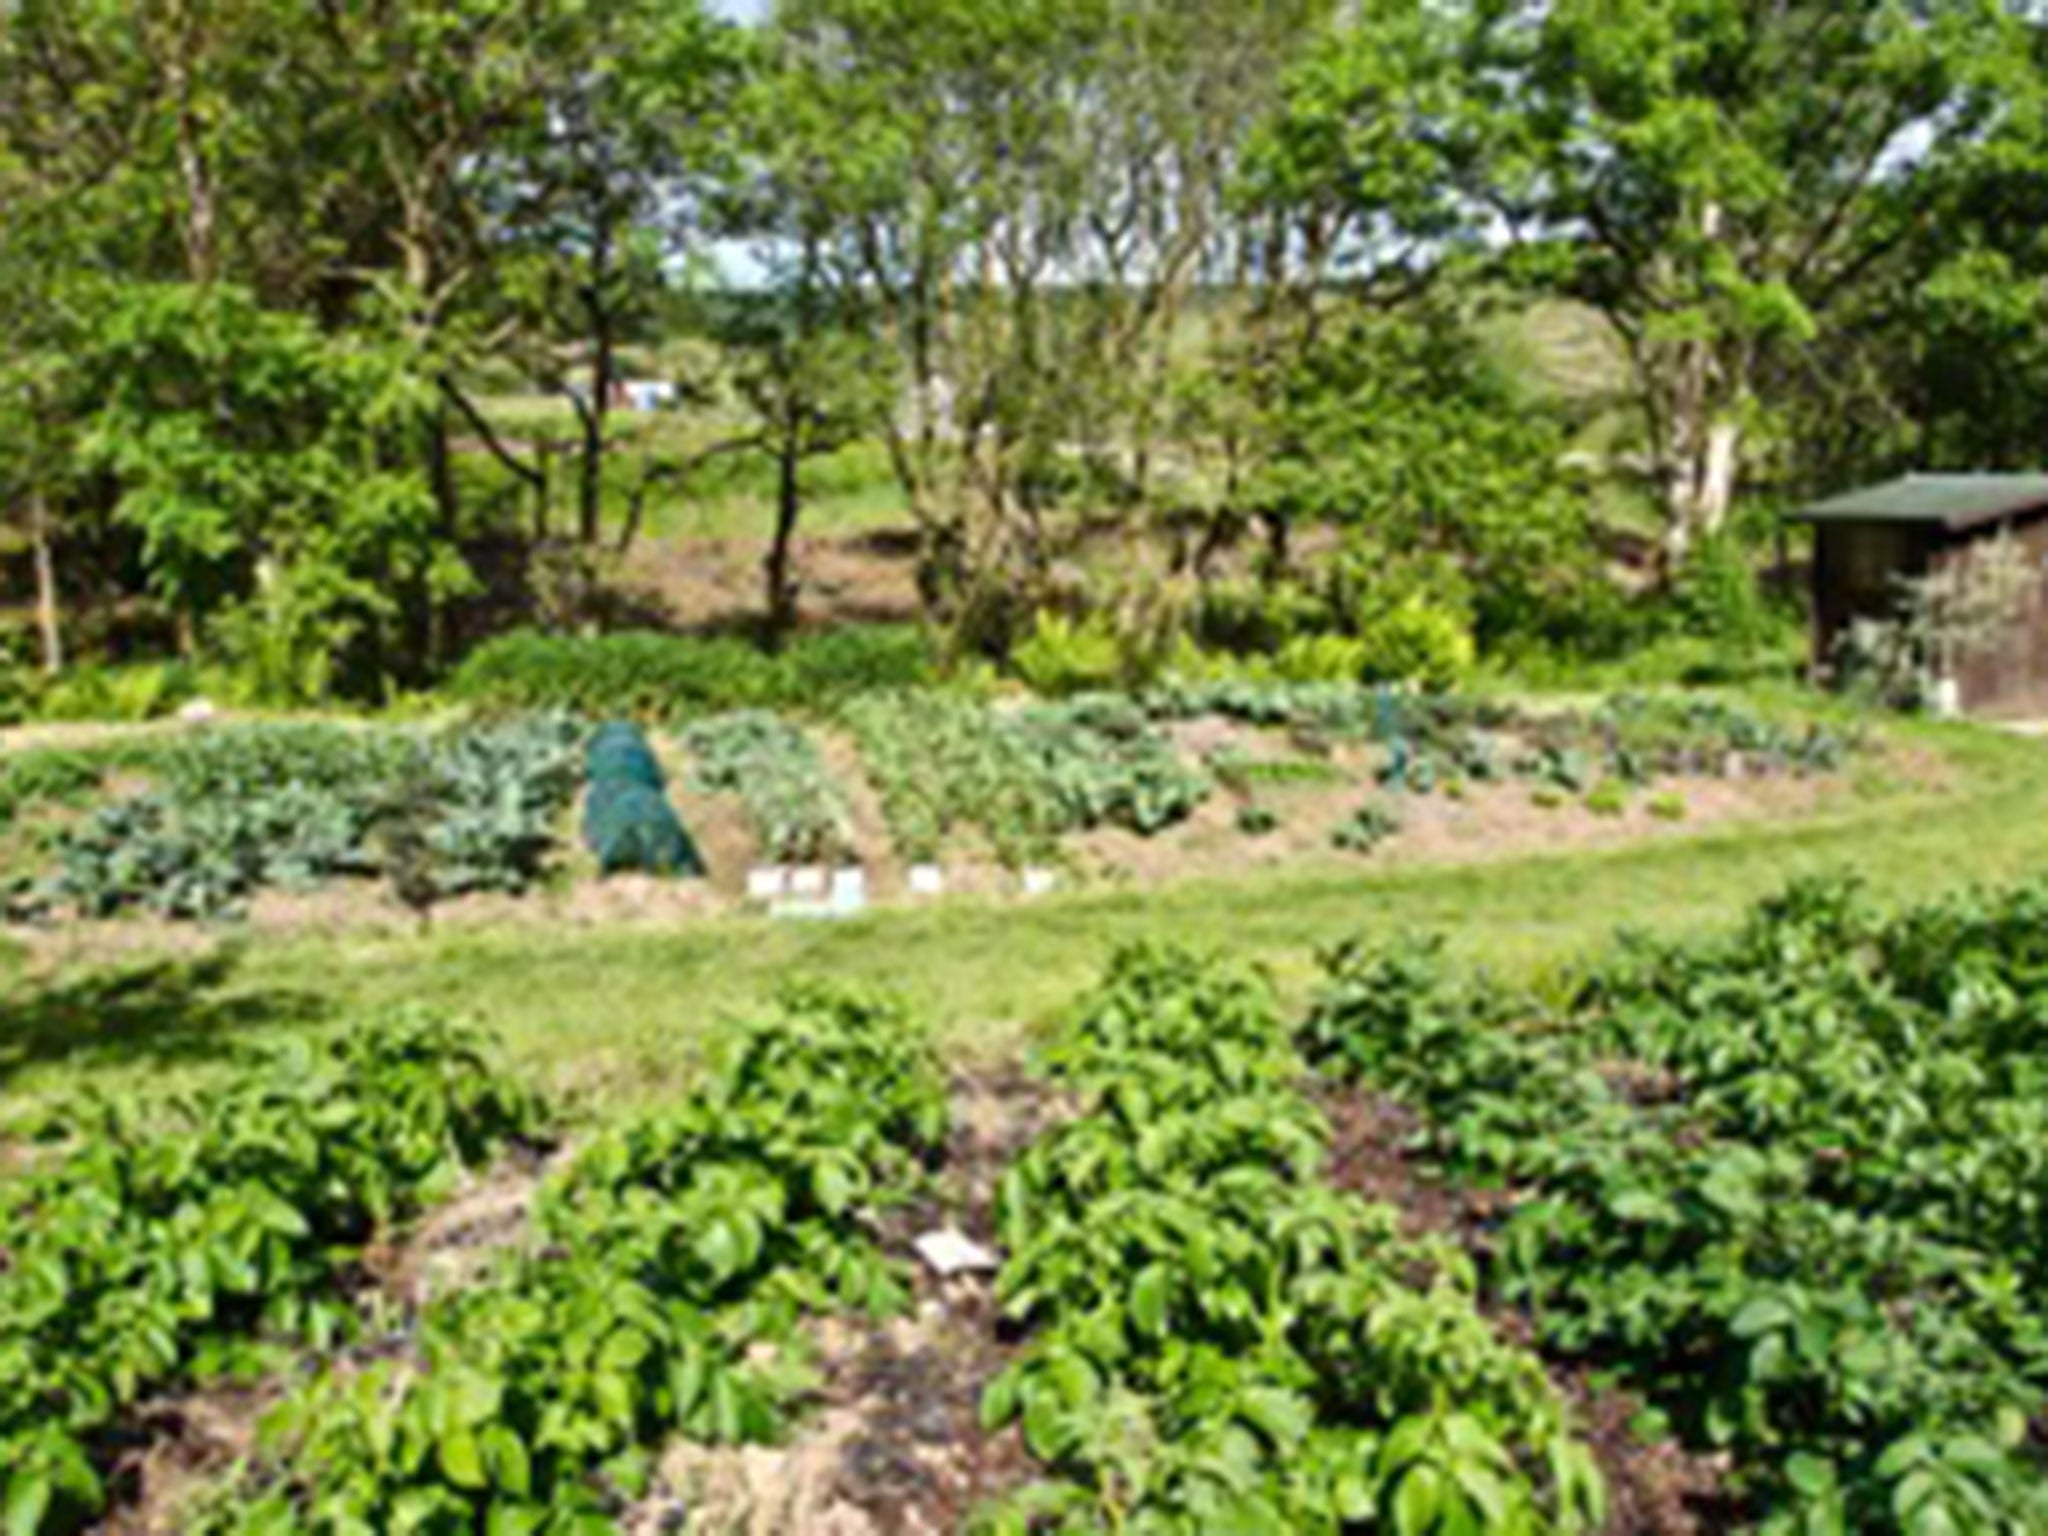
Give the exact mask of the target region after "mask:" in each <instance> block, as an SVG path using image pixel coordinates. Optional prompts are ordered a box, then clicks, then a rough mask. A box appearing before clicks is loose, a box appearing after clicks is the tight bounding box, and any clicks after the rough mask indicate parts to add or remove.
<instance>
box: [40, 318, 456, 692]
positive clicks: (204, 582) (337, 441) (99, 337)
mask: <svg viewBox="0 0 2048 1536" xmlns="http://www.w3.org/2000/svg"><path fill="white" fill-rule="evenodd" d="M82 329H83V331H84V337H85V339H83V340H81V342H80V344H79V352H78V356H77V367H78V370H79V373H80V375H81V376H82V378H83V380H84V381H85V384H84V389H83V393H84V395H85V396H86V398H88V399H90V400H91V401H92V402H94V404H93V408H92V410H91V411H90V413H89V414H88V415H87V416H86V417H85V419H84V420H83V422H82V424H81V431H80V438H79V444H78V457H79V462H80V465H81V467H82V468H83V469H84V470H86V471H89V472H91V473H93V474H95V475H97V476H100V477H103V478H104V480H105V481H106V482H107V483H108V484H109V485H110V486H111V487H112V488H113V493H114V497H115V499H114V504H113V505H114V514H115V516H116V518H117V519H118V520H119V521H120V522H121V523H122V524H123V525H125V526H127V527H129V528H132V529H133V530H135V532H136V533H137V534H138V535H139V537H140V539H141V548H142V563H143V568H144V570H145V572H146V573H147V577H148V580H149V583H150V585H151V587H152V588H153V589H154V590H155V592H156V594H157V595H158V596H159V597H160V598H161V599H162V600H163V601H164V602H165V603H166V605H167V606H168V607H169V608H170V609H171V610H172V612H173V613H175V614H176V615H177V616H178V617H179V619H180V622H181V630H182V632H183V633H184V634H185V635H186V636H187V637H188V640H187V644H188V648H196V646H197V643H198V637H199V636H200V634H201V633H202V632H208V633H210V635H211V638H212V639H213V641H214V643H215V644H217V645H219V646H220V647H222V648H223V649H224V650H226V651H228V652H229V653H230V654H231V655H232V656H233V657H234V658H235V659H237V660H239V661H241V662H242V663H244V665H245V666H246V667H247V668H248V669H249V671H250V673H251V675H252V677H253V679H254V680H255V681H256V682H257V683H258V684H259V686H261V687H262V688H263V690H264V691H265V692H267V693H269V694H271V695H273V696H275V697H278V698H280V699H284V700H289V701H300V700H305V699H315V698H319V697H322V696H324V695H325V694H326V693H327V692H328V691H329V689H330V688H331V687H332V686H333V685H335V684H336V683H338V682H348V681H352V682H354V683H355V684H356V685H357V686H358V688H359V689H360V688H361V687H362V686H363V685H364V684H366V683H369V682H372V681H375V680H378V679H382V678H384V677H387V676H390V675H393V674H394V673H399V672H404V671H407V670H410V669H409V668H407V667H406V665H405V662H404V658H405V656H406V652H407V647H406V645H405V643H404V635H403V624H402V620H403V618H404V610H403V605H402V603H401V601H400V597H399V595H400V594H402V593H404V592H406V591H408V590H411V589H414V588H423V589H425V590H426V591H428V592H429V593H430V594H431V595H432V596H433V597H434V598H435V600H437V601H441V600H445V599H446V598H447V597H448V596H450V595H452V594H453V593H454V592H456V591H458V590H460V588H461V587H462V586H463V585H464V583H465V582H466V580H467V571H466V568H465V567H464V566H463V564H462V561H461V559H460V557H459V555H458V554H457V552H456V550H455V548H454V547H453V545H452V544H451V543H449V542H448V541H447V540H445V539H444V538H442V537H441V536H440V534H439V529H438V524H437V520H436V517H435V508H434V502H433V498H432V495H431V493H430V490H429V487H428V485H427V483H426V481H425V479H424V477H423V475H422V473H421V469H420V465H419V463H418V460H417V459H416V458H415V457H413V456H411V455H408V454H407V453H406V452H405V451H404V449H405V447H406V445H407V444H408V443H410V442H413V441H416V440H417V435H418V432H419V425H420V422H421V420H422V418H423V417H425V416H426V415H427V413H428V412H430V411H431V410H432V409H433V406H434V400H433V395H432V386H431V383H430V382H429V381H428V378H427V376H426V375H425V374H424V373H423V372H422V371H421V370H420V369H418V368H417V367H416V366H415V360H414V359H413V358H412V357H411V355H410V354H409V353H408V352H406V351H405V349H403V348H402V347H401V346H397V345H395V344H383V345H379V344H375V343H372V342H369V341H366V340H361V339H355V340H348V339H340V340H337V339H333V338H329V337H327V336H324V335H323V334H322V333H321V332H320V331H319V330H318V328H317V327H315V326H313V325H312V324H310V323H309V322H308V321H306V320H305V319H304V318H303V317H301V316H298V315H293V314H289V313H280V312H277V311H272V310H266V309H263V308H262V307H261V306H259V305H258V304H257V303H256V302H255V300H254V298H253V296H252V295H250V294H248V293H247V292H245V291H244V290H241V289H238V288H235V287H232V286H230V285H227V284H215V285H213V286H211V287H207V288H200V287H195V286H193V285H190V284H160V285H145V284H133V283H127V284H114V285H110V286H108V287H107V288H106V289H105V290H104V292H103V293H102V294H101V296H100V299H99V302H98V304H97V305H96V306H95V307H94V309H93V310H92V312H91V314H90V323H89V325H88V326H86V327H84V328H82Z"/></svg>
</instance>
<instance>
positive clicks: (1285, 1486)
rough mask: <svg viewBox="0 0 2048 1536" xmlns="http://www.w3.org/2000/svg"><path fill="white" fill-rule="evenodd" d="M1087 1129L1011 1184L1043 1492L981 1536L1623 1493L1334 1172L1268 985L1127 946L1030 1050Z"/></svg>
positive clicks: (1545, 1504)
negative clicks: (1044, 1042)
mask: <svg viewBox="0 0 2048 1536" xmlns="http://www.w3.org/2000/svg"><path fill="white" fill-rule="evenodd" d="M1037 1069H1038V1070H1039V1071H1040V1072H1041V1073H1043V1074H1044V1075H1045V1076H1046V1077H1047V1078H1048V1079H1049V1081H1050V1082H1051V1083H1052V1084H1053V1085H1054V1086H1055V1087H1056V1088H1058V1089H1059V1090H1060V1091H1061V1092H1062V1093H1063V1094H1064V1095H1066V1096H1067V1097H1069V1098H1070V1099H1071V1100H1072V1101H1073V1102H1074V1104H1075V1106H1076V1108H1077V1109H1078V1111H1079V1113H1078V1114H1077V1116H1076V1117H1075V1118H1073V1119H1071V1120H1069V1121H1067V1122H1065V1123H1063V1124H1061V1125H1059V1126H1058V1127H1056V1128H1055V1129H1053V1130H1052V1131H1050V1132H1048V1133H1046V1134H1045V1135H1044V1136H1042V1137H1041V1138H1040V1139H1039V1140H1038V1141H1036V1142H1035V1143H1033V1144H1032V1145H1031V1146H1030V1147H1029V1148H1027V1149H1026V1150H1025V1152H1024V1153H1023V1154H1022V1155H1021V1156H1020V1157H1019V1159H1018V1160H1017V1162H1016V1163H1015V1164H1014V1165H1013V1166H1012V1168H1011V1169H1010V1170H1009V1171H1008V1173H1006V1174H1005V1176H1004V1178H1003V1180H1002V1184H1001V1186H1000V1190H999V1195H998V1211H997V1216H998V1224H999V1229H1000V1232H1001V1235H1002V1239H1003V1242H1004V1245H1005V1247H1006V1248H1007V1250H1008V1252H1009V1260H1008V1262H1007V1264H1006V1265H1005V1266H1004V1269H1003V1271H1002V1274H1001V1276H1000V1280H999V1294H1000V1297H1001V1299H1002V1302H1003V1306H1004V1310H1005V1312H1006V1314H1007V1315H1008V1316H1009V1317H1010V1318H1012V1319H1013V1320H1014V1321H1015V1322H1017V1323H1019V1324H1021V1325H1024V1326H1027V1327H1029V1328H1030V1329H1031V1335H1030V1338H1029V1341H1028V1343H1027V1345H1026V1348H1025V1350H1024V1353H1023V1354H1022V1356H1021V1357H1020V1358H1019V1359H1018V1360H1017V1362H1016V1363H1015V1364H1014V1365H1012V1366H1011V1367H1010V1368H1009V1369H1007V1370H1006V1371H1005V1372H1004V1373H1003V1374H1002V1375H1001V1376H999V1377H998V1378H997V1379H996V1380H995V1381H994V1382H993V1383H991V1384H990V1386H989V1388H988V1389H987V1392H986V1395H985V1397H984V1400H983V1414H984V1418H985V1419H986V1421H987V1422H988V1423H989V1424H990V1425H992V1426H994V1425H1002V1424H1007V1423H1010V1422H1012V1421H1016V1422H1019V1423H1020V1424H1021V1425H1022V1428H1023V1434H1024V1439H1025V1443H1026V1445H1027V1446H1028V1447H1029V1448H1030V1450H1031V1451H1032V1453H1033V1454H1034V1455H1035V1456H1036V1457H1037V1458H1038V1459H1039V1460H1040V1462H1041V1463H1042V1464H1043V1465H1044V1467H1045V1469H1046V1471H1047V1474H1048V1476H1047V1478H1046V1479H1045V1480H1044V1481H1042V1482H1040V1483H1037V1484H1034V1485H1032V1486H1030V1487H1027V1488H1026V1489H1024V1490H1022V1491H1021V1492H1019V1493H1018V1494H1016V1495H1014V1496H1013V1497H1011V1498H1010V1499H1008V1500H1006V1501H1005V1502H1004V1503H1003V1504H1002V1505H1001V1506H999V1507H997V1508H996V1509H993V1510H991V1511H989V1512H988V1513H987V1514H986V1515H985V1517H984V1519H983V1521H982V1522H981V1524H982V1528H984V1529H986V1530H988V1531H991V1532H1013V1533H1022V1532H1025V1531H1027V1530H1057V1531H1064V1532H1075V1533H1079V1532H1088V1531H1116V1530H1130V1531H1138V1530H1143V1531H1155V1532H1161V1533H1185V1536H1195V1533H1199V1532H1209V1531H1225V1530H1228V1531H1244V1532H1273V1533H1275V1536H1278V1533H1282V1532H1309V1533H1315V1532H1322V1533H1328V1536H1336V1533H1338V1532H1340V1531H1342V1530H1348V1529H1354V1528H1371V1529H1376V1530H1388V1531H1393V1532H1398V1533H1402V1536H1410V1533H1413V1536H1421V1533H1423V1532H1433V1531H1449V1530H1470V1531H1475V1532H1479V1531H1483V1532H1501V1533H1506V1532H1528V1533H1536V1532H1548V1531H1579V1530H1585V1531H1590V1530H1594V1529H1597V1528H1598V1527H1599V1524H1600V1521H1601V1518H1602V1513H1603V1506H1604V1494H1603V1491H1602V1485H1601V1481H1600V1478H1599V1475H1598V1473H1597V1472H1596V1470H1595V1469H1594V1466H1593V1463H1592V1460H1591V1457H1590V1455H1589V1453H1588V1452H1587V1450H1586V1448H1585V1447H1584V1445H1583V1444H1581V1443H1580V1442H1579V1441H1578V1440H1577V1439H1575V1438H1574V1437H1573V1435H1572V1433H1571V1431H1570V1427H1569V1424H1568V1421H1567V1415H1566V1413H1565V1410H1564V1408H1563V1406H1562V1405H1561V1403H1560V1401H1559V1400H1558V1398H1557V1397H1556V1395H1555V1394H1554V1393H1553V1392H1552V1390H1551V1389H1550V1386H1549V1384H1548V1382H1547V1381H1546V1380H1545V1378H1544V1375H1543V1372H1542V1369H1541V1367H1540V1365H1538V1363H1537V1362H1536V1361H1535V1359H1534V1358H1533V1357H1532V1356H1530V1355H1529V1354H1527V1353H1526V1352H1524V1351H1522V1350H1520V1349H1517V1348H1515V1347H1514V1346H1512V1345H1510V1344H1508V1343H1507V1342H1505V1341H1504V1340H1503V1339H1501V1338H1500V1337H1499V1336H1498V1335H1497V1334H1496V1333H1495V1332H1494V1330H1493V1329H1492V1327H1491V1326H1490V1325H1489V1324H1488V1323H1487V1322H1486V1321H1485V1319H1484V1318H1483V1317H1482V1316H1481V1314H1480V1313H1479V1311H1478V1309H1477V1305H1476V1298H1475V1290H1474V1279H1473V1275H1472V1272H1471V1269H1470V1266H1469V1265H1468V1264H1466V1263H1465V1262H1464V1261H1463V1260H1462V1259H1461V1258H1460V1257H1459V1256H1458V1255H1457V1254H1456V1253H1455V1252H1454V1251H1453V1250H1451V1249H1450V1248H1448V1247H1447V1246H1445V1245H1442V1244H1439V1243H1433V1242H1422V1243H1417V1242H1411V1241H1408V1240H1405V1239H1404V1238H1402V1237H1401V1236H1400V1230H1399V1229H1400V1222H1399V1217H1398V1214H1397V1213H1396V1212H1395V1211H1393V1210H1392V1209H1391V1208H1389V1207H1386V1206H1381V1205H1372V1204H1368V1203H1366V1202H1365V1201H1362V1200H1360V1199H1358V1198H1356V1197H1354V1196H1351V1195H1346V1194H1341V1193H1339V1192H1337V1191H1335V1190H1333V1189H1331V1188H1329V1187H1327V1186H1326V1185H1324V1184H1322V1183H1321V1182H1320V1181H1319V1179H1318V1173H1319V1170H1320V1166H1321V1163H1322V1159H1323V1155H1324V1148H1325V1142H1326V1140H1327V1131H1326V1129H1325V1127H1324V1124H1323V1121H1322V1118H1321V1116H1320V1115H1319V1113H1318V1112H1317V1111H1316V1109H1315V1108H1314V1107H1313V1105H1311V1104H1310V1102H1309V1101H1308V1100H1307V1099H1306V1098H1305V1097H1304V1096H1303V1095H1302V1094H1301V1093H1300V1091H1299V1090H1298V1088H1297V1086H1296V1082H1297V1079H1298V1078H1299V1076H1300V1074H1301V1071H1302V1062H1301V1060H1300V1058H1299V1057H1298V1056H1297V1055H1296V1053H1295V1050H1294V1047H1293V1045H1292V1043H1291V1041H1290V1039H1289V1031H1288V1028H1287V1025H1286V1023H1285V1022H1284V1020H1283V1018H1282V1016H1281V1015H1280V1012H1279V1010H1278V1007H1277V1005H1276V1004H1275V1001H1274V998H1273V995H1272V991H1271V988H1270V985H1269V984H1268V982H1267V981H1266V980H1265V979H1264V978H1263V977H1261V976H1259V975H1256V974H1253V973H1249V972H1246V971H1242V970H1237V969H1233V968H1231V967H1228V966H1224V965H1221V964H1218V963H1215V962H1211V961H1205V960H1201V959H1197V958H1193V957H1190V956H1188V955H1186V954H1182V953H1178V952H1173V951H1154V950H1138V951H1132V952H1127V953H1126V954H1124V955H1122V956H1120V957H1119V958H1118V959H1117V961H1116V962H1115V963H1114V964H1113V965H1112V967H1111V970H1110V974H1109V976H1108V978H1107V979H1106V981H1105V982H1104V984H1103V986H1102V987H1101V989H1100V990H1099V991H1098V992H1097V993H1096V994H1095V995H1094V996H1092V997H1091V998H1090V999H1089V1000H1088V1001H1087V1002H1086V1003H1085V1004H1084V1005H1083V1006H1082V1008H1081V1009H1080V1010H1079V1012H1078V1014H1077V1015H1076V1016H1075V1017H1074V1018H1073V1019H1072V1021H1071V1022H1070V1023H1069V1024H1068V1025H1067V1026H1066V1027H1065V1029H1064V1030H1063V1031H1062V1032H1061V1033H1060V1034H1059V1035H1058V1036H1057V1037H1055V1039H1054V1040H1053V1041H1052V1042H1051V1044H1050V1045H1049V1046H1048V1047H1046V1048H1045V1049H1044V1050H1043V1051H1042V1052H1041V1053H1039V1055H1038V1057H1037Z"/></svg>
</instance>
